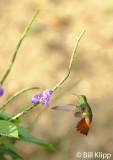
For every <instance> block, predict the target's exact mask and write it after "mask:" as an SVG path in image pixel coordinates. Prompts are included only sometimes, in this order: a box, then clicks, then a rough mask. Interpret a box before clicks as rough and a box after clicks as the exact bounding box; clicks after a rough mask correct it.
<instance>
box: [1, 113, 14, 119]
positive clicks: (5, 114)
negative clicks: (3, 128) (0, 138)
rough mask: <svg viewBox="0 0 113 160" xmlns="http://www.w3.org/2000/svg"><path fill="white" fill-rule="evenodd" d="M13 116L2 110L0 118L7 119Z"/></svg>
mask: <svg viewBox="0 0 113 160" xmlns="http://www.w3.org/2000/svg"><path fill="white" fill-rule="evenodd" d="M12 117H13V116H12V115H10V114H7V113H5V112H0V119H3V120H7V119H9V118H12Z"/></svg>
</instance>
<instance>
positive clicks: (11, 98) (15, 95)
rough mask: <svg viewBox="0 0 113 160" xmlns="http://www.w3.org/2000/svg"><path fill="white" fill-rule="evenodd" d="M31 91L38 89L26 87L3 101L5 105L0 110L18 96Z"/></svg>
mask: <svg viewBox="0 0 113 160" xmlns="http://www.w3.org/2000/svg"><path fill="white" fill-rule="evenodd" d="M31 89H39V87H28V88H25V89H22V90H20V91H19V92H17V93H15V94H14V95H13V96H12V97H10V98H9V99H7V100H6V101H5V103H4V104H3V105H2V106H1V107H0V110H1V109H3V108H4V107H5V106H6V105H7V104H8V103H9V102H11V101H12V100H13V99H14V98H15V97H17V96H19V95H20V94H22V93H24V92H26V91H29V90H31Z"/></svg>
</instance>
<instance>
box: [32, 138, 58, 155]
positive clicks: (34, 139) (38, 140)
mask: <svg viewBox="0 0 113 160" xmlns="http://www.w3.org/2000/svg"><path fill="white" fill-rule="evenodd" d="M31 142H32V143H35V144H39V145H41V146H43V147H45V148H47V149H49V150H50V151H52V152H56V150H55V148H54V147H53V145H51V144H49V143H47V142H45V141H43V140H40V139H37V138H35V137H32V136H31Z"/></svg>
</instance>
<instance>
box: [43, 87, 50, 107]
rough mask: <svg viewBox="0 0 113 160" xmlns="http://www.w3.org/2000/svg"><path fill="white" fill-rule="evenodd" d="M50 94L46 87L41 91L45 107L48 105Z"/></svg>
mask: <svg viewBox="0 0 113 160" xmlns="http://www.w3.org/2000/svg"><path fill="white" fill-rule="evenodd" d="M51 95H52V91H51V90H49V89H46V90H45V91H44V92H43V96H44V100H43V101H42V104H43V105H46V106H47V107H49V99H50V97H51Z"/></svg>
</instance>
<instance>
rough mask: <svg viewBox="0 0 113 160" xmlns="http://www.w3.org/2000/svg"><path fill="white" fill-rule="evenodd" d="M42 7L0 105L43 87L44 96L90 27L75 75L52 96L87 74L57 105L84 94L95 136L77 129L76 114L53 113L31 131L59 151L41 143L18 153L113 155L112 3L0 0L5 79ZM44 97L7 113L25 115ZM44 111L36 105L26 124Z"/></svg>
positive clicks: (23, 99)
mask: <svg viewBox="0 0 113 160" xmlns="http://www.w3.org/2000/svg"><path fill="white" fill-rule="evenodd" d="M37 8H39V10H40V11H39V14H38V16H37V18H36V19H35V22H34V23H33V25H32V27H31V29H30V31H29V33H28V34H27V36H26V38H25V40H24V42H23V43H22V45H21V48H20V50H19V53H18V55H17V57H16V61H15V63H14V66H13V68H12V70H11V72H10V74H9V76H8V77H7V79H6V81H5V83H4V86H3V87H4V88H5V95H4V96H3V98H2V99H1V102H0V104H2V103H3V102H4V101H5V100H6V99H7V98H8V97H10V96H11V95H13V94H14V93H15V92H17V91H18V90H20V89H23V88H26V87H29V86H40V88H41V89H40V92H42V91H43V90H45V89H47V88H48V89H51V88H52V87H53V86H54V85H56V84H57V83H58V82H59V81H60V80H62V78H63V77H64V76H65V75H66V73H67V69H68V65H69V60H70V57H71V54H72V51H73V48H74V46H75V42H76V40H77V38H78V36H79V35H80V33H81V32H82V30H83V29H84V28H86V33H85V35H84V36H83V38H82V39H81V41H80V43H79V46H78V49H77V53H76V56H75V60H74V63H73V67H72V72H71V74H70V77H69V78H68V79H67V81H66V82H65V83H64V84H63V85H62V86H61V87H60V88H58V89H57V90H56V92H54V94H53V96H52V98H54V97H55V96H56V95H58V94H59V93H60V92H61V91H63V90H64V89H66V88H67V87H68V86H70V85H71V84H73V83H74V82H76V81H77V80H79V79H80V78H81V77H84V79H83V80H82V81H81V82H80V83H79V84H78V85H77V86H76V87H75V88H74V89H73V90H72V91H71V92H69V93H66V94H65V95H64V96H63V97H62V98H60V99H59V100H58V101H56V102H55V103H54V105H59V104H65V103H75V102H78V100H77V97H74V96H73V95H72V94H71V93H72V92H74V93H77V94H84V95H86V96H87V99H88V102H89V104H90V106H91V108H92V111H93V121H92V125H91V128H90V131H89V135H88V136H83V135H81V134H80V133H79V132H77V131H76V124H77V122H78V119H75V118H74V116H73V113H64V112H57V111H52V110H50V109H48V110H47V111H46V112H44V113H43V115H41V116H40V118H39V120H38V121H37V123H36V124H35V125H34V126H33V127H32V128H31V133H32V135H33V136H36V137H37V138H39V139H43V140H45V141H48V142H49V143H51V144H53V145H54V146H55V148H56V149H57V153H51V152H50V151H48V150H46V149H45V148H43V147H41V146H37V145H33V144H27V143H17V144H16V146H17V150H18V153H20V154H21V155H22V156H23V157H25V159H26V160H77V159H80V160H82V159H83V158H77V157H76V153H77V152H81V153H82V152H102V153H104V152H105V153H111V154H113V114H112V113H113V83H112V80H113V1H112V0H109V1H106V0H103V1H99V0H95V1H91V0H86V1H85V0H47V1H45V0H41V1H39V0H33V1H31V0H23V1H22V0H20V1H15V0H8V1H6V0H4V1H2V0H0V52H1V53H0V79H2V76H3V75H4V73H5V71H6V69H7V68H8V66H9V63H10V61H11V58H12V56H13V53H14V50H15V48H16V45H17V43H18V41H19V39H20V36H21V34H22V33H23V31H24V29H25V27H26V25H27V23H28V21H29V20H30V18H31V17H32V16H33V14H34V13H35V11H36V9H37ZM38 92H39V91H36V90H35V91H34V90H33V91H29V92H26V93H24V94H23V95H21V96H19V97H17V98H16V99H15V100H14V101H13V102H11V103H10V104H8V106H7V108H6V110H5V111H6V112H7V113H10V114H16V113H18V112H20V111H22V110H23V109H24V108H27V107H28V106H29V102H30V99H31V97H33V95H35V94H36V93H38ZM52 98H51V99H52ZM54 105H52V106H54ZM42 108H43V106H39V107H36V108H35V109H34V110H33V111H31V112H30V113H28V114H27V115H25V116H23V117H22V123H23V124H24V125H25V126H27V125H29V124H30V123H31V122H32V121H33V120H34V119H35V118H36V116H37V115H38V113H39V111H40V110H41V109H42ZM23 148H25V149H23ZM95 159H99V158H95Z"/></svg>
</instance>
